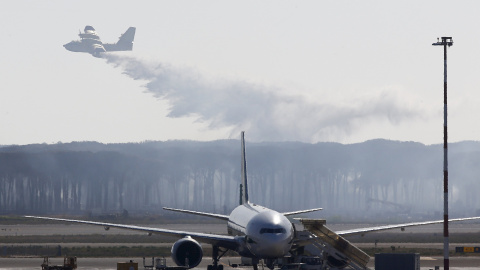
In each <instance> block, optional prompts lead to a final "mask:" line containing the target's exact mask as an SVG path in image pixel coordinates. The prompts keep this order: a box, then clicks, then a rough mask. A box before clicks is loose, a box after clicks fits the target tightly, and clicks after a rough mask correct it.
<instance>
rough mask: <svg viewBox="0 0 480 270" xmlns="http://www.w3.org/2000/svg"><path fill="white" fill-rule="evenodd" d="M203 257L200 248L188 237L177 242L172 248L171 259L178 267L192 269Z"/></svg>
mask: <svg viewBox="0 0 480 270" xmlns="http://www.w3.org/2000/svg"><path fill="white" fill-rule="evenodd" d="M202 257H203V250H202V246H201V245H200V244H199V243H198V242H197V241H195V240H194V239H192V238H191V237H190V236H185V237H184V238H182V239H180V240H178V241H177V242H175V244H173V247H172V259H173V261H174V262H175V263H176V264H177V265H178V266H187V267H188V268H193V267H195V266H197V265H199V264H200V262H201V261H202Z"/></svg>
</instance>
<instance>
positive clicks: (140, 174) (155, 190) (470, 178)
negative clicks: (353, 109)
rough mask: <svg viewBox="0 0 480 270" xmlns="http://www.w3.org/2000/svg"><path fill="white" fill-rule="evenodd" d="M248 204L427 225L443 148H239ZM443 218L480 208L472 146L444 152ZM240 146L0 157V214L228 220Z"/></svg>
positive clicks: (54, 149) (435, 205)
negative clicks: (194, 215)
mask: <svg viewBox="0 0 480 270" xmlns="http://www.w3.org/2000/svg"><path fill="white" fill-rule="evenodd" d="M246 147H247V150H246V151H247V169H248V178H249V190H250V200H251V201H253V202H255V203H258V204H261V205H264V206H267V207H270V208H273V209H276V210H279V211H292V210H298V209H304V208H315V207H323V208H324V209H325V210H324V211H322V212H321V213H319V215H320V216H323V217H325V216H345V217H346V216H348V217H355V218H372V217H373V218H375V217H377V216H385V215H387V214H392V215H393V214H396V215H398V214H405V215H410V216H414V215H417V216H423V217H427V216H428V217H431V216H434V215H440V214H439V213H440V212H441V211H442V210H443V177H442V175H443V168H442V166H443V148H442V146H441V145H431V146H426V145H423V144H420V143H414V142H397V141H387V140H372V141H367V142H364V143H359V144H348V145H343V144H338V143H317V144H308V143H299V142H282V143H267V142H265V143H250V142H247V146H246ZM449 151H450V166H449V177H450V194H451V197H450V201H451V203H450V206H451V209H452V210H451V213H450V215H451V216H453V217H454V216H464V215H472V214H476V213H477V212H478V211H477V210H478V209H480V200H479V199H477V198H478V195H477V193H478V191H479V190H480V181H478V180H477V179H478V175H479V172H480V166H479V164H480V143H478V142H462V143H455V144H451V145H450V146H449ZM239 184H240V142H239V141H238V140H221V141H212V142H193V141H168V142H145V143H131V144H100V143H94V142H77V143H68V144H62V143H58V144H52V145H47V144H39V145H26V146H3V147H1V148H0V214H85V213H97V214H105V213H121V212H122V211H124V210H127V211H128V212H129V213H156V214H158V213H162V211H163V210H161V207H163V206H169V207H175V208H184V209H191V210H200V211H208V212H217V213H229V211H231V210H232V209H233V208H234V207H235V206H236V205H237V204H238V201H239V188H238V187H239Z"/></svg>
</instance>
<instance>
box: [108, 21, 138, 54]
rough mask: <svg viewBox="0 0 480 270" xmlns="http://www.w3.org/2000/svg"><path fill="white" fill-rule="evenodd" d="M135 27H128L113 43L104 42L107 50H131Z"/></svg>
mask: <svg viewBox="0 0 480 270" xmlns="http://www.w3.org/2000/svg"><path fill="white" fill-rule="evenodd" d="M135 31H136V28H135V27H130V28H128V29H127V31H126V32H125V33H124V34H123V35H121V36H120V38H119V40H118V42H117V43H115V44H104V47H105V50H107V51H131V50H132V49H133V40H134V39H135Z"/></svg>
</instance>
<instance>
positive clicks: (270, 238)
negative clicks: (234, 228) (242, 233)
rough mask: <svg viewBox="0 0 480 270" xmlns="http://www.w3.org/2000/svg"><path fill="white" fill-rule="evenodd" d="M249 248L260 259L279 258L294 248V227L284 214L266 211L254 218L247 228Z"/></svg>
mask: <svg viewBox="0 0 480 270" xmlns="http://www.w3.org/2000/svg"><path fill="white" fill-rule="evenodd" d="M246 237H247V239H246V240H247V247H248V249H249V250H250V251H251V252H252V253H253V254H255V255H256V256H258V257H261V258H277V257H282V256H284V255H285V254H287V253H288V252H289V250H290V248H291V247H292V240H293V226H292V224H291V223H290V221H289V220H288V219H287V218H286V217H285V216H283V215H282V214H280V213H278V212H275V211H264V212H260V213H258V214H257V215H256V216H255V217H253V218H252V219H251V220H250V222H249V223H248V225H247V228H246Z"/></svg>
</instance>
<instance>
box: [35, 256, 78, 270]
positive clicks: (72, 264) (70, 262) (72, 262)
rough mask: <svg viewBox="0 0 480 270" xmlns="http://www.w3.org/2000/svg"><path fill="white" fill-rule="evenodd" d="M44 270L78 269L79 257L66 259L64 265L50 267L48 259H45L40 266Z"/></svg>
mask: <svg viewBox="0 0 480 270" xmlns="http://www.w3.org/2000/svg"><path fill="white" fill-rule="evenodd" d="M40 266H41V267H42V270H72V269H77V257H64V258H63V265H50V262H49V260H48V257H43V263H42V264H41V265H40Z"/></svg>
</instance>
